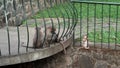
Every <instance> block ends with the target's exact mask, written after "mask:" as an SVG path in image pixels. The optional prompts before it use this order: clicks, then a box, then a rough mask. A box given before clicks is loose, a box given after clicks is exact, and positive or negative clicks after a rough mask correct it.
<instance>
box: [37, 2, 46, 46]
mask: <svg viewBox="0 0 120 68" xmlns="http://www.w3.org/2000/svg"><path fill="white" fill-rule="evenodd" d="M37 2H38V8H39V11H41V12H42V9H41V8H40V6H42V5H41V4H40V2H39V0H37ZM44 5H45V4H44ZM41 17H42V19H43V23H44V27H45V37H44V39H43V42H42V43H41V47H43V45H44V44H45V39H46V21H45V17H44V13H41Z"/></svg>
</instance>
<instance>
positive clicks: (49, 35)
mask: <svg viewBox="0 0 120 68" xmlns="http://www.w3.org/2000/svg"><path fill="white" fill-rule="evenodd" d="M41 29H43V28H40V27H37V28H35V34H34V38H33V47H34V48H40V47H42V43H43V41H44V38H45V41H44V43H45V45H46V46H49V44H50V43H54V42H57V38H58V36H57V34H56V32H55V31H56V28H55V27H52V26H48V27H46V35H45V31H44V29H43V31H42V30H41ZM46 46H43V47H46Z"/></svg>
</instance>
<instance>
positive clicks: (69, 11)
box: [63, 1, 71, 37]
mask: <svg viewBox="0 0 120 68" xmlns="http://www.w3.org/2000/svg"><path fill="white" fill-rule="evenodd" d="M65 4H66V5H63V7H64V9H65V12H66V14H67V19H68V20H67V23H65V26H66V25H68V27H67V28H66V31H65V33H64V35H63V37H65V36H66V35H67V32H68V31H69V27H70V14H69V13H71V9H70V8H69V7H70V5H69V2H68V1H67V3H65ZM67 9H68V10H67ZM66 37H67V36H66Z"/></svg>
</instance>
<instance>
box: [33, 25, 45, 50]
mask: <svg viewBox="0 0 120 68" xmlns="http://www.w3.org/2000/svg"><path fill="white" fill-rule="evenodd" d="M43 39H44V37H43V32H42V31H41V28H40V27H36V28H35V34H34V38H33V47H34V48H40V47H42V43H43Z"/></svg>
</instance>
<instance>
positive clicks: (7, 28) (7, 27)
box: [4, 0, 11, 55]
mask: <svg viewBox="0 0 120 68" xmlns="http://www.w3.org/2000/svg"><path fill="white" fill-rule="evenodd" d="M4 16H5V23H6V30H7V36H8V51H9V55H11V49H10V34H9V26H8V19H7V12H6V0H4Z"/></svg>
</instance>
